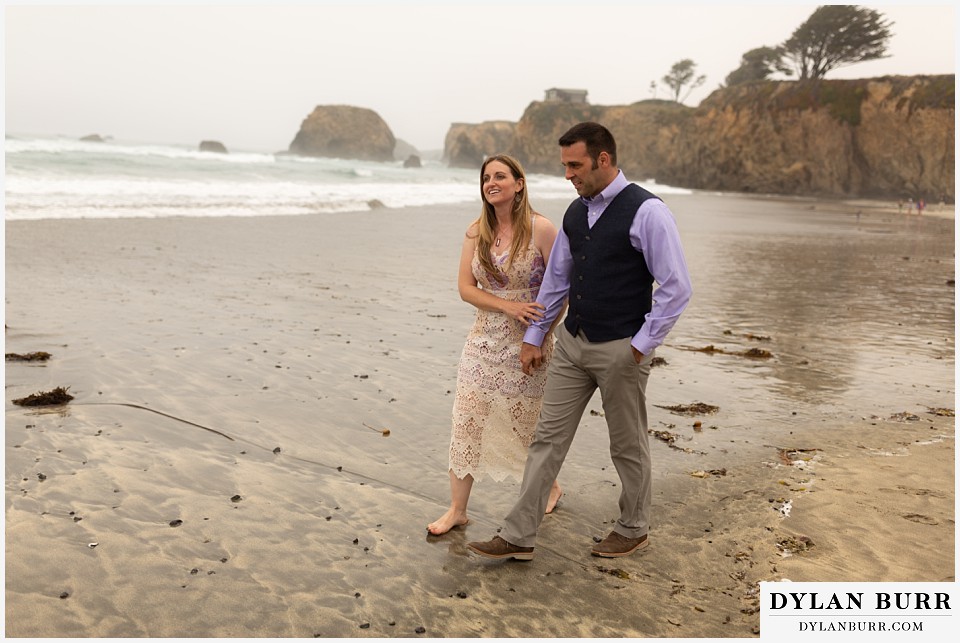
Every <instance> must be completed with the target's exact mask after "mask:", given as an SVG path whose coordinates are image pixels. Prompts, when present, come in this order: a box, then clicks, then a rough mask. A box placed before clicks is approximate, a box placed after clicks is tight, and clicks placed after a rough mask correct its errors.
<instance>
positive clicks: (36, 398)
mask: <svg viewBox="0 0 960 643" xmlns="http://www.w3.org/2000/svg"><path fill="white" fill-rule="evenodd" d="M69 388H70V387H69V386H68V387H67V388H63V387H62V386H58V387H57V388H55V389H53V390H52V391H41V392H39V393H32V394H30V395H28V396H27V397H21V398H20V399H17V400H13V403H14V404H16V405H17V406H53V405H55V404H66V403H67V402H69V401H70V400H72V399H73V396H72V395H70V394H69V393H67V390H68V389H69Z"/></svg>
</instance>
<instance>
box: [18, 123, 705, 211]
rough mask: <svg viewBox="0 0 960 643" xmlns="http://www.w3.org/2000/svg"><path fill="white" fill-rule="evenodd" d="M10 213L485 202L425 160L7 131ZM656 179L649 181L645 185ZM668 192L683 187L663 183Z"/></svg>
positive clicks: (555, 186)
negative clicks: (417, 164) (206, 148)
mask: <svg viewBox="0 0 960 643" xmlns="http://www.w3.org/2000/svg"><path fill="white" fill-rule="evenodd" d="M4 156H5V163H6V174H5V180H4V188H5V218H6V220H7V221H13V220H31V219H76V218H121V217H149V218H156V217H224V216H276V215H316V214H323V213H329V212H351V211H363V210H369V209H371V208H372V207H380V205H379V204H382V206H385V207H388V208H401V207H408V206H422V205H434V204H447V203H449V204H455V203H471V202H476V203H478V204H479V201H480V195H479V184H478V171H479V168H477V169H476V170H473V169H462V168H448V167H447V166H446V165H445V164H444V163H441V162H435V161H425V162H424V164H423V167H421V168H404V167H403V163H402V162H401V161H396V162H392V163H375V162H368V161H355V160H344V159H327V158H308V157H299V156H287V155H274V154H267V153H259V152H231V153H229V154H218V153H215V152H200V151H198V150H197V149H196V148H195V147H192V148H191V147H187V146H175V145H151V144H143V143H136V144H134V143H124V142H118V141H107V142H104V143H95V142H84V141H80V140H77V139H70V138H33V137H18V136H10V135H8V136H7V138H6V140H5V141H4ZM528 184H529V187H530V194H531V198H532V200H533V204H534V206H535V207H536V203H537V200H538V199H570V198H573V197H574V196H575V193H574V191H573V188H572V187H571V186H570V184H569V183H568V182H567V181H565V180H564V179H563V177H562V176H560V175H559V173H558V175H557V176H545V175H535V174H532V175H530V176H528ZM645 185H649V183H645ZM656 190H658V191H660V192H663V193H667V192H671V191H680V192H688V191H687V190H675V189H674V188H670V187H669V186H657V187H656Z"/></svg>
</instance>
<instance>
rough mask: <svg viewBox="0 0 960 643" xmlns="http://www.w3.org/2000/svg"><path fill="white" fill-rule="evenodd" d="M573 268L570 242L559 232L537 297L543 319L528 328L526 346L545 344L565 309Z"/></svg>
mask: <svg viewBox="0 0 960 643" xmlns="http://www.w3.org/2000/svg"><path fill="white" fill-rule="evenodd" d="M572 267H573V257H572V256H571V254H570V240H569V239H568V238H567V235H566V234H565V233H564V232H563V230H562V229H561V230H559V231H558V232H557V238H556V239H555V240H554V242H553V249H552V250H550V260H549V261H548V262H547V270H546V272H545V273H544V275H543V283H542V284H540V293H539V294H538V295H537V303H539V304H541V305H542V306H543V307H544V311H543V319H541V320H540V321H536V322H533V323H532V324H530V326H529V327H528V328H527V331H526V332H525V333H524V335H523V342H524V343H525V344H533V345H534V346H540V345H541V344H543V338H544V337H546V336H547V331H549V330H550V326H551V325H552V324H553V322H554V320H555V319H556V318H557V316H558V315H559V314H560V311H561V310H562V309H563V302H564V300H565V299H566V298H567V293H568V292H570V270H571V269H572Z"/></svg>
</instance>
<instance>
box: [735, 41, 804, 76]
mask: <svg viewBox="0 0 960 643" xmlns="http://www.w3.org/2000/svg"><path fill="white" fill-rule="evenodd" d="M783 55H784V51H783V49H782V48H781V47H757V48H756V49H751V50H750V51H748V52H747V53H745V54H743V56H741V57H740V66H739V67H737V68H736V69H734V70H733V71H732V72H730V73H729V74H727V78H726V84H727V86H733V85H739V84H741V83H749V82H752V81H756V80H766V79H767V78H769V77H770V75H771V74H773V73H774V72H780V73H781V74H786V75H787V76H789V75H791V74H792V73H793V71H792V70H791V69H790V67H789V66H787V64H786V63H785V62H783Z"/></svg>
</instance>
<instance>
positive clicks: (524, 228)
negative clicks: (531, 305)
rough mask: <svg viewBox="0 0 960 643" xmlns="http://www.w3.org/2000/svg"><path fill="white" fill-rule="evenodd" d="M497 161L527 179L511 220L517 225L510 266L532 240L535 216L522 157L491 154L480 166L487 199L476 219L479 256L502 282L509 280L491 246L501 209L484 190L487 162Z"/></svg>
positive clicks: (518, 195) (481, 194) (481, 262)
mask: <svg viewBox="0 0 960 643" xmlns="http://www.w3.org/2000/svg"><path fill="white" fill-rule="evenodd" d="M493 161H499V162H501V163H503V164H504V165H506V166H507V167H508V168H510V173H511V174H513V178H514V179H515V180H518V181H519V180H523V188H522V189H521V190H520V191H519V192H518V193H517V197H518V198H515V199H514V202H513V211H512V213H511V214H512V216H511V223H512V227H513V242H512V243H511V244H510V256H509V257H508V258H507V266H508V267H509V266H510V265H511V264H512V263H513V259H514V257H516V256H517V255H518V254H519V253H520V251H521V250H522V249H523V248H525V247H526V246H527V244H528V243H530V235H531V234H532V226H531V219H532V217H533V210H532V209H531V208H530V200H529V199H528V198H527V177H526V175H525V174H524V172H523V166H521V165H520V161H518V160H517V159H515V158H513V157H512V156H508V155H506V154H495V155H493V156H490V157H487V159H486V160H485V161H484V162H483V165H481V166H480V198H481V200H482V201H483V210H482V211H481V213H480V218H478V219H477V220H476V221H475V222H474V223H475V224H476V226H477V232H478V235H477V236H478V238H477V256H478V257H479V259H480V265H481V266H482V267H483V269H484V270H486V271H487V274H489V275H490V276H491V277H492V278H494V279H496V280H497V281H498V282H501V283H503V282H505V281H506V275H505V274H503V272H502V271H501V270H500V269H499V268H497V267H496V266H495V265H494V264H493V259H491V258H490V248H491V246H492V245H493V237H494V231H495V230H496V228H497V213H496V211H495V210H494V209H493V206H492V205H490V203H488V202H487V197H486V195H484V193H483V175H484V173H485V172H486V169H487V165H489V164H490V163H491V162H493Z"/></svg>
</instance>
